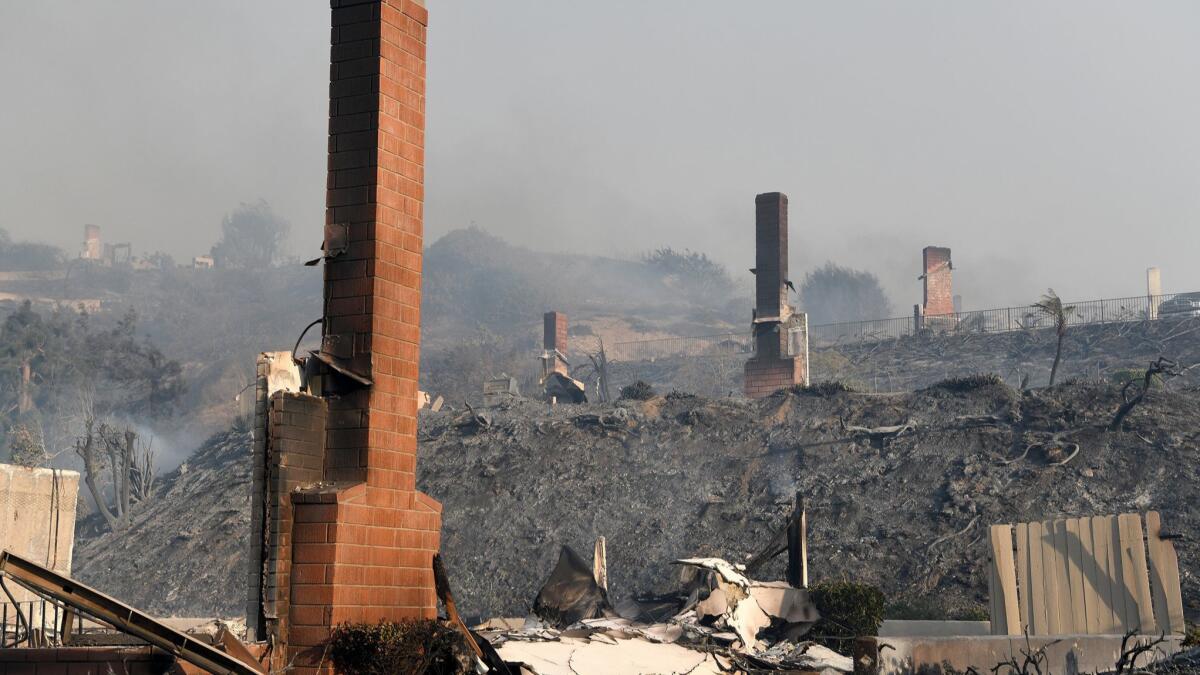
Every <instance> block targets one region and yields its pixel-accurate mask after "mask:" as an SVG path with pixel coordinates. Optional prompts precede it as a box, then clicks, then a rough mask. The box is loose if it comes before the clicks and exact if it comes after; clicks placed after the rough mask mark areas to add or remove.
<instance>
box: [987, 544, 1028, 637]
mask: <svg viewBox="0 0 1200 675" xmlns="http://www.w3.org/2000/svg"><path fill="white" fill-rule="evenodd" d="M989 535H990V540H991V548H992V556H991V558H992V565H991V567H992V570H993V573H992V577H991V580H992V584H993V590H992V598H991V599H992V635H1020V634H1021V625H1020V624H1021V617H1020V614H1019V611H1018V609H1017V576H1016V563H1015V562H1014V560H1013V534H1012V526H1010V525H993V526H992V527H991V530H990V532H989Z"/></svg>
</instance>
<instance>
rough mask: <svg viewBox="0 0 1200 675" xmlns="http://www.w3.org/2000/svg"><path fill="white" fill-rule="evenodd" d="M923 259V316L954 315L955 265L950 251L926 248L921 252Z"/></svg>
mask: <svg viewBox="0 0 1200 675" xmlns="http://www.w3.org/2000/svg"><path fill="white" fill-rule="evenodd" d="M921 259H922V262H923V264H924V269H925V272H924V273H923V274H922V275H921V279H923V280H924V281H925V289H924V290H925V296H924V303H923V305H922V307H921V310H922V314H924V315H925V316H940V315H946V314H953V313H954V290H953V288H952V286H951V273H952V271H953V270H954V264H953V263H951V262H950V249H948V248H943V247H940V246H926V247H925V249H924V250H922V251H921Z"/></svg>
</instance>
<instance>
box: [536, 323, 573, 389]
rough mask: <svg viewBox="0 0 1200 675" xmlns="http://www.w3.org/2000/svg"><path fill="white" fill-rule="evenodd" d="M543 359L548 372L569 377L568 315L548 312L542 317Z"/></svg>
mask: <svg viewBox="0 0 1200 675" xmlns="http://www.w3.org/2000/svg"><path fill="white" fill-rule="evenodd" d="M542 324H543V327H542V352H543V356H542V358H543V359H544V360H545V363H546V372H547V373H549V372H556V373H562V374H563V375H569V372H568V370H569V368H568V365H567V361H566V356H567V315H566V314H563V313H562V312H546V314H545V316H543V317H542Z"/></svg>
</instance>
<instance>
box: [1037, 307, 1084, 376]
mask: <svg viewBox="0 0 1200 675" xmlns="http://www.w3.org/2000/svg"><path fill="white" fill-rule="evenodd" d="M1033 306H1034V307H1035V308H1036V309H1037V310H1038V311H1039V312H1041V313H1042V314H1045V315H1046V316H1048V317H1050V318H1051V319H1053V320H1054V332H1055V334H1057V335H1058V347H1057V348H1056V349H1055V350H1054V365H1053V366H1050V386H1051V387H1053V386H1054V378H1055V376H1056V375H1058V364H1059V362H1060V361H1062V348H1063V338H1065V337H1066V336H1067V319H1068V318H1069V317H1070V316H1071V312H1074V311H1075V305H1066V306H1064V305H1063V303H1062V299H1060V298H1059V297H1058V294H1057V293H1055V292H1054V289H1053V288H1048V289H1046V294H1045V295H1043V296H1042V299H1041V300H1039V301H1038V302H1035V303H1033Z"/></svg>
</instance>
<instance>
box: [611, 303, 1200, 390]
mask: <svg viewBox="0 0 1200 675" xmlns="http://www.w3.org/2000/svg"><path fill="white" fill-rule="evenodd" d="M730 351H731V353H730V354H729V355H725V356H710V357H704V358H692V357H673V358H658V359H654V360H649V359H646V360H630V361H624V362H617V361H614V362H613V364H612V374H611V378H612V382H613V384H614V386H616V387H620V386H624V385H626V384H630V383H632V382H635V381H637V380H644V381H646V382H648V383H650V384H652V385H654V386H655V387H657V388H659V389H661V390H664V391H667V390H670V389H672V388H675V389H681V390H685V391H691V392H697V393H704V394H706V395H710V396H727V395H729V393H730V392H739V391H741V387H742V381H741V379H742V362H743V361H744V360H745V358H746V354H744V353H741V351H740V350H738V349H731V350H730ZM1054 352H1055V335H1054V331H1053V329H1048V328H1043V329H1029V330H1014V331H1010V332H1002V333H978V332H970V331H967V330H964V331H962V332H958V333H954V332H952V333H948V334H942V335H936V336H931V335H915V336H912V335H910V336H905V337H901V338H891V339H877V340H863V341H858V342H847V343H845V344H822V343H814V344H813V345H812V347H811V352H810V359H811V371H812V377H813V379H814V380H837V381H840V382H846V383H848V384H850V385H852V386H853V387H854V388H856V389H859V390H861V391H879V392H887V391H893V392H895V391H911V390H916V389H921V388H923V387H929V386H932V385H933V384H935V383H937V382H940V381H942V380H945V379H948V378H954V377H964V376H967V375H971V374H974V373H995V374H997V375H999V376H1000V377H1001V378H1002V379H1003V380H1004V382H1005V383H1007V384H1008V385H1010V386H1012V387H1014V388H1020V386H1021V383H1022V382H1025V383H1026V386H1027V387H1044V386H1046V384H1047V382H1048V380H1049V376H1050V367H1051V365H1052V364H1053V362H1054ZM1159 357H1165V358H1168V359H1171V360H1173V361H1176V362H1178V363H1180V364H1182V365H1184V366H1185V367H1186V366H1187V365H1190V364H1193V363H1197V362H1200V318H1197V317H1187V318H1173V319H1166V318H1163V319H1158V320H1156V321H1126V322H1120V323H1103V324H1093V325H1086V326H1074V327H1071V328H1070V329H1069V330H1068V331H1067V333H1066V336H1065V338H1064V341H1063V355H1062V364H1061V366H1060V368H1059V372H1058V381H1059V382H1062V381H1065V380H1067V379H1072V378H1075V379H1101V380H1106V381H1109V382H1113V383H1115V384H1123V383H1124V382H1125V381H1126V380H1128V379H1130V378H1137V377H1140V373H1141V372H1142V371H1144V370H1145V368H1146V366H1147V365H1148V364H1149V363H1151V362H1152V361H1155V360H1156V359H1158V358H1159ZM1183 383H1186V384H1189V385H1195V384H1198V383H1200V369H1192V370H1189V371H1187V372H1186V373H1184V374H1183V376H1182V379H1180V380H1176V384H1183Z"/></svg>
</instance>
